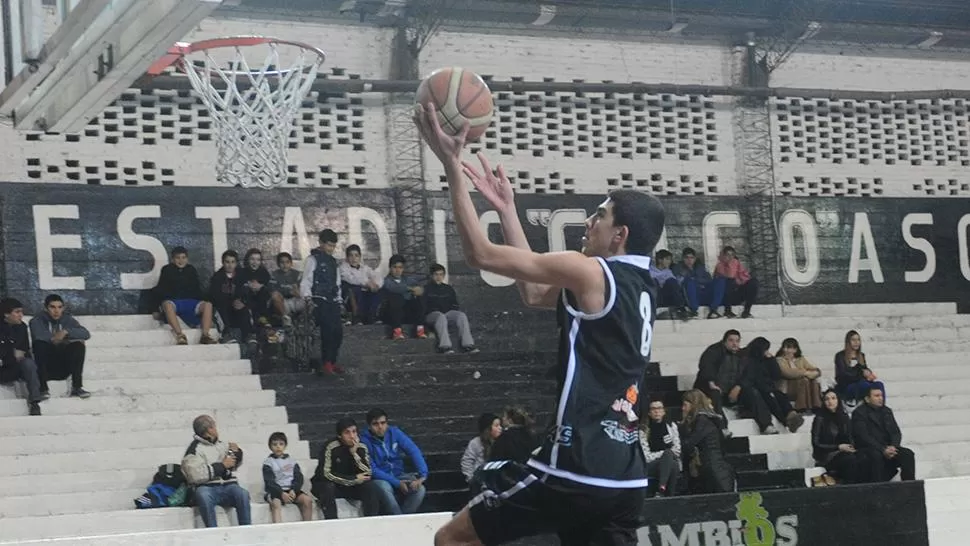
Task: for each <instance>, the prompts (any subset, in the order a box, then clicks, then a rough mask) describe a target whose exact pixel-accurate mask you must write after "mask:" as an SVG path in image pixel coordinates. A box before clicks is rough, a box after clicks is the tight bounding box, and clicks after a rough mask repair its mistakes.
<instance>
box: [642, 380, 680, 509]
mask: <svg viewBox="0 0 970 546" xmlns="http://www.w3.org/2000/svg"><path fill="white" fill-rule="evenodd" d="M647 411H648V413H647V417H648V419H645V420H644V419H641V420H640V447H641V448H643V455H644V457H645V458H646V460H647V476H649V477H651V478H655V479H657V481H658V482H659V483H660V485H659V486H658V488H657V496H658V497H670V496H673V495H675V494H676V493H677V478H678V477H679V476H680V430H679V429H678V428H677V425H676V424H675V423H671V422H670V421H669V420H668V419H667V409H666V408H665V407H664V403H663V400H661V399H652V400H650V406H649V409H648V410H647Z"/></svg>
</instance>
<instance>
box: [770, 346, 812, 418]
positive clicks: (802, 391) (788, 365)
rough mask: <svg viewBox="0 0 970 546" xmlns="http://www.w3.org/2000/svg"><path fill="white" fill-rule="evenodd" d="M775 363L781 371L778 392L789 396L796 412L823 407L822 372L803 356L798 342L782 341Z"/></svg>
mask: <svg viewBox="0 0 970 546" xmlns="http://www.w3.org/2000/svg"><path fill="white" fill-rule="evenodd" d="M775 361H776V362H778V369H779V370H780V371H781V380H780V381H778V390H779V391H781V392H783V393H785V394H787V395H788V399H789V400H791V402H792V406H793V407H794V408H795V411H808V410H814V409H817V408H819V407H821V405H822V399H821V397H820V396H819V393H820V391H821V389H820V388H819V384H818V378H819V377H821V376H822V371H821V370H819V369H818V368H816V367H815V365H814V364H812V363H811V362H809V361H808V359H807V358H805V357H804V356H803V355H802V348H801V347H800V346H799V345H798V340H797V339H795V338H793V337H790V338H787V339H785V341H782V342H781V349H778V353H777V354H775Z"/></svg>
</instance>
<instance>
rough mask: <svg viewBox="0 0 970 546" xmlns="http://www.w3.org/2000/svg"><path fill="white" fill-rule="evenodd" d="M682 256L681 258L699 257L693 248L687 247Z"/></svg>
mask: <svg viewBox="0 0 970 546" xmlns="http://www.w3.org/2000/svg"><path fill="white" fill-rule="evenodd" d="M680 255H681V257H684V258H686V257H687V256H697V253H696V252H694V249H693V248H691V247H687V248H685V249H684V251H683V252H681V253H680Z"/></svg>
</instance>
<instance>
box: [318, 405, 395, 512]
mask: <svg viewBox="0 0 970 546" xmlns="http://www.w3.org/2000/svg"><path fill="white" fill-rule="evenodd" d="M317 461H318V465H317V471H316V472H315V473H314V474H313V478H312V479H311V480H310V482H311V483H312V484H313V494H314V496H316V497H317V500H318V501H319V502H320V508H322V509H323V517H324V519H328V520H331V519H337V499H338V498H342V499H351V500H357V501H360V502H361V511H362V512H363V513H364V517H369V516H377V515H380V507H381V504H380V499H381V492H380V489H379V486H378V485H377V482H375V481H374V479H373V475H372V473H371V461H370V454H369V452H368V451H367V446H366V445H364V444H362V443H361V442H360V437H359V436H358V434H357V423H355V422H354V420H353V419H350V418H349V417H345V418H343V419H341V420H339V421H337V437H336V438H334V439H333V440H331V441H330V442H328V443H327V444H326V445H325V446H323V449H322V450H320V456H319V457H318V458H317Z"/></svg>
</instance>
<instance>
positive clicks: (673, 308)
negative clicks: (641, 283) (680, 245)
mask: <svg viewBox="0 0 970 546" xmlns="http://www.w3.org/2000/svg"><path fill="white" fill-rule="evenodd" d="M673 261H674V255H673V254H671V253H670V251H669V250H658V251H657V254H656V256H654V260H653V263H652V264H650V276H651V277H653V280H654V282H656V283H657V307H668V308H670V314H671V316H672V317H673V318H681V319H687V318H688V317H689V316H690V315H689V313H688V312H687V307H686V305H685V302H684V292H683V289H682V288H681V286H680V281H678V280H677V277H676V276H674V272H673V271H671V269H670V264H671V263H672V262H673Z"/></svg>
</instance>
